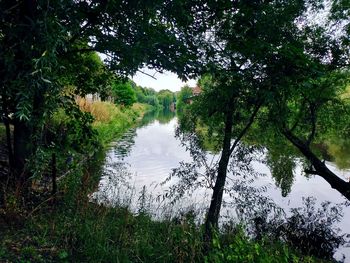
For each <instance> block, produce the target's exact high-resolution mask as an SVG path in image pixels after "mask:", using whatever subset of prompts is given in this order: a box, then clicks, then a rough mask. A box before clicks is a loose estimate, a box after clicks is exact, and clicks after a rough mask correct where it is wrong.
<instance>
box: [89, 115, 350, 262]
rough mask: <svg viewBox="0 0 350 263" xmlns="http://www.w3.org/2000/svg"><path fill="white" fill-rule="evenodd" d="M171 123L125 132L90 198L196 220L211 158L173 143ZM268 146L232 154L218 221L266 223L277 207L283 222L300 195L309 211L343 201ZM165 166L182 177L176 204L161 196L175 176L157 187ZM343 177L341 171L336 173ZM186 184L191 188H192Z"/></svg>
mask: <svg viewBox="0 0 350 263" xmlns="http://www.w3.org/2000/svg"><path fill="white" fill-rule="evenodd" d="M159 116H160V117H159ZM171 116H173V117H171ZM157 118H158V119H157ZM176 125H177V120H176V118H174V114H173V113H167V114H163V113H161V112H153V113H148V114H146V115H145V117H144V119H143V121H142V122H141V124H140V126H139V127H138V128H136V129H131V130H130V131H129V132H128V133H126V134H125V135H124V136H123V137H122V138H121V140H119V141H118V142H117V143H116V144H115V145H114V146H113V148H111V150H110V151H109V152H107V158H106V163H105V165H104V173H103V176H102V178H101V181H100V185H99V191H97V192H96V193H94V194H93V198H94V199H95V200H96V201H97V202H100V203H103V204H106V205H112V206H114V205H123V206H128V207H130V209H131V210H133V211H135V212H139V213H141V212H144V211H145V210H151V211H153V212H152V213H153V215H156V216H158V217H162V218H169V217H174V216H176V215H179V214H181V213H183V211H185V209H191V210H194V211H196V213H197V214H198V216H199V217H202V218H203V217H204V213H205V211H206V208H207V204H208V200H209V198H210V194H211V191H210V187H211V186H212V180H213V177H214V176H215V165H216V160H217V155H216V154H214V153H212V154H210V153H205V152H204V153H203V151H200V149H197V148H196V147H194V145H195V144H191V143H189V144H188V143H186V142H185V141H182V142H181V141H180V140H179V139H180V138H179V137H178V138H175V137H174V133H175V127H176ZM187 139H188V138H187ZM186 144H187V146H186ZM276 145H277V147H272V146H270V147H267V148H268V149H269V150H268V151H267V148H262V147H260V148H258V147H244V145H242V147H240V152H241V154H240V155H236V157H235V158H236V159H234V160H233V161H232V165H231V166H230V175H231V176H230V180H229V184H228V186H227V192H226V193H225V196H224V199H225V205H226V208H225V209H223V213H222V215H223V216H225V215H227V218H228V219H232V218H233V217H234V218H238V217H240V218H242V219H243V218H244V217H245V218H246V219H247V220H250V222H255V221H254V220H253V218H257V217H259V216H260V217H262V215H264V214H269V216H267V217H268V218H269V217H272V216H271V212H272V214H278V213H279V211H281V210H279V208H281V209H283V210H284V211H285V215H286V218H290V217H291V216H293V210H290V209H291V208H297V207H302V206H303V199H302V197H303V196H311V195H312V196H315V197H316V198H317V201H315V202H316V204H315V207H317V206H321V203H322V202H324V201H327V200H330V201H332V203H335V204H338V203H341V202H343V201H344V198H342V196H341V195H340V194H339V193H338V192H337V191H335V190H333V189H331V188H330V187H329V185H328V184H327V183H326V182H325V181H324V180H323V179H322V178H320V177H317V176H310V177H309V178H306V177H305V176H304V175H303V173H302V170H303V167H302V163H301V161H300V159H299V158H296V157H297V155H296V154H295V153H294V152H293V151H290V150H289V149H284V148H281V147H280V145H281V144H278V143H277V144H276ZM186 147H187V149H188V151H186ZM190 153H192V155H193V154H195V155H196V158H195V159H196V161H197V162H198V165H197V166H199V167H196V165H194V164H193V159H192V157H191V154H190ZM200 156H201V157H200ZM199 157H200V158H199ZM182 164H183V165H184V166H181V165H182ZM186 165H187V167H186ZM193 165H194V166H193ZM172 169H178V172H183V174H186V175H187V178H186V180H187V181H186V180H184V181H183V185H184V186H185V187H187V188H183V189H185V191H184V192H183V195H182V196H181V198H178V201H179V202H176V203H173V204H170V203H169V202H167V197H168V196H169V195H171V193H172V192H171V191H172V189H173V190H174V191H173V192H174V193H175V192H178V189H176V187H177V186H176V185H178V183H179V182H180V183H181V178H180V177H176V176H175V174H173V176H172V178H171V180H168V181H167V182H166V183H165V184H161V182H164V180H165V179H166V178H167V177H168V176H169V174H170V173H171V171H172ZM332 169H336V168H335V167H333V168H332ZM187 171H190V173H187ZM203 174H204V175H205V176H204V177H203V176H202V175H203ZM347 175H348V174H346V173H344V176H347ZM191 176H194V178H195V179H198V178H201V179H202V180H201V181H196V183H192V185H191V184H189V182H194V181H193V180H192V179H193V178H191ZM194 184H196V187H192V186H193V185H194ZM206 189H207V190H206ZM208 189H209V190H208ZM259 204H260V207H259ZM321 207H322V206H321ZM339 207H340V205H339ZM233 208H234V209H233ZM316 210H317V209H316ZM248 213H251V214H250V215H249V214H248ZM316 213H317V212H316ZM344 213H345V217H349V216H350V210H349V208H348V207H346V208H344ZM280 214H282V213H280ZM248 218H250V219H248ZM270 219H271V218H270ZM322 220H325V219H322ZM270 221H271V220H270ZM270 221H269V220H268V222H270ZM271 222H272V221H271ZM334 223H336V222H334ZM337 225H338V227H340V228H341V229H343V231H344V232H350V231H349V230H350V224H349V222H348V221H346V220H342V221H340V222H338V223H337ZM339 251H340V252H339ZM338 253H340V254H341V253H347V254H350V253H348V252H345V251H343V250H338ZM338 258H341V256H340V257H338Z"/></svg>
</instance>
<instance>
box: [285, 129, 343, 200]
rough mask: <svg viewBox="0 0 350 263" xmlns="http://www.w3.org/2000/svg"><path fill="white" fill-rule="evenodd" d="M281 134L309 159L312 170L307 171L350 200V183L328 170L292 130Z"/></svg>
mask: <svg viewBox="0 0 350 263" xmlns="http://www.w3.org/2000/svg"><path fill="white" fill-rule="evenodd" d="M283 135H284V136H285V137H286V138H287V139H288V140H289V141H290V142H291V143H292V144H293V145H294V146H295V147H297V148H298V149H299V150H300V152H301V153H302V154H303V155H304V156H305V157H306V158H307V159H308V160H309V161H310V163H311V164H312V166H313V168H314V171H309V173H312V174H317V175H319V176H321V177H322V178H323V179H325V180H326V181H327V182H328V183H329V184H330V185H331V187H332V188H334V189H335V190H337V191H338V192H339V193H341V194H342V195H343V196H345V197H346V198H347V199H348V200H350V183H348V182H346V181H344V180H342V179H341V178H339V177H338V176H337V175H336V174H334V173H333V172H332V171H331V170H329V169H328V168H327V166H326V165H325V164H324V163H323V162H322V161H321V160H320V159H319V158H318V157H317V156H316V155H315V154H314V153H313V152H312V151H311V150H310V147H309V146H308V145H307V144H306V143H304V142H303V141H302V140H300V139H299V138H298V137H296V136H295V135H294V134H292V132H290V131H283Z"/></svg>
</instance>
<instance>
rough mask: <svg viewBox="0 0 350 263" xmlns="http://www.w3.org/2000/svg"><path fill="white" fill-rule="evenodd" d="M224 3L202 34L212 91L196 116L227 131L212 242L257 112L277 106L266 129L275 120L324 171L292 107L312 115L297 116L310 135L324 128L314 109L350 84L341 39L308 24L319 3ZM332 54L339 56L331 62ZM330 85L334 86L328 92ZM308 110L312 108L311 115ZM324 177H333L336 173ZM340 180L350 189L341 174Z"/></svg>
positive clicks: (212, 212)
mask: <svg viewBox="0 0 350 263" xmlns="http://www.w3.org/2000/svg"><path fill="white" fill-rule="evenodd" d="M220 4H221V5H220V7H218V6H215V5H213V6H211V5H209V4H208V7H209V8H213V13H212V14H211V15H208V19H207V22H206V23H208V27H209V30H208V32H207V33H206V35H204V36H203V38H202V39H203V41H204V42H205V43H204V48H203V49H204V50H203V53H204V54H205V55H204V57H205V58H206V59H207V60H206V67H204V69H203V72H207V73H209V76H207V77H204V78H203V79H202V80H201V81H202V83H201V84H200V86H201V87H205V88H204V92H203V95H202V96H201V98H200V99H199V100H198V102H197V103H195V105H194V107H197V109H199V110H197V111H195V112H196V113H195V115H197V116H198V117H199V118H200V119H201V120H202V121H204V122H205V123H206V125H209V126H211V127H215V125H216V127H218V128H217V130H219V131H220V128H221V133H222V135H223V136H222V153H221V158H220V160H219V165H218V170H217V176H216V179H215V185H214V187H213V197H212V199H211V204H210V207H209V211H208V215H207V219H206V234H205V238H206V239H207V240H208V241H210V239H211V227H214V228H215V227H217V224H218V218H219V214H220V208H221V203H222V196H223V192H224V189H225V188H224V187H225V181H226V176H227V166H228V163H229V159H230V156H231V154H233V153H234V151H235V148H236V147H237V145H239V143H240V140H241V139H242V137H243V136H244V135H245V134H246V133H247V132H248V130H249V129H250V127H251V126H252V124H253V122H254V120H255V119H256V116H257V115H261V114H262V117H263V116H265V113H266V112H269V113H270V114H271V116H275V118H274V119H272V118H269V119H270V121H271V122H267V123H266V122H265V123H264V125H265V127H266V125H272V122H273V123H274V125H277V126H278V127H279V131H280V132H282V134H283V135H284V136H285V137H286V138H288V139H289V140H290V141H291V142H292V143H293V144H294V145H295V146H297V148H298V149H299V150H300V151H301V152H302V153H303V154H304V155H305V156H306V157H307V158H308V159H309V160H310V161H312V162H313V163H314V165H315V166H317V167H318V169H319V170H320V169H323V168H324V166H325V165H323V167H321V162H319V161H318V160H317V159H315V155H314V154H311V153H310V151H307V150H306V149H307V148H305V147H304V146H305V144H302V142H303V141H300V140H298V137H295V136H293V134H290V128H291V127H294V126H293V125H291V122H292V120H291V116H290V115H289V114H290V112H292V113H291V114H292V115H293V114H294V115H293V116H294V117H296V116H299V117H300V118H304V120H306V122H305V121H304V122H300V123H299V122H298V121H296V122H295V123H297V124H301V127H302V129H304V130H303V131H301V135H305V133H306V131H305V128H306V129H307V128H308V127H309V128H310V127H316V126H315V125H314V124H313V123H314V121H315V118H314V114H310V113H312V112H315V110H316V109H317V107H318V105H320V104H322V101H323V97H324V96H329V98H334V95H335V94H334V91H335V90H334V87H335V86H337V85H338V84H336V83H338V82H340V83H342V82H344V75H342V74H339V72H338V73H336V72H334V70H335V69H336V68H334V66H335V65H336V63H334V62H337V63H339V62H344V60H345V61H346V55H344V52H341V51H342V50H343V49H342V48H341V47H340V45H338V41H337V40H332V39H331V38H330V37H329V35H327V32H326V30H325V29H324V28H322V27H319V26H309V25H308V23H307V20H308V16H309V14H308V12H309V10H313V11H314V12H321V11H322V9H323V6H322V5H319V4H317V3H314V2H313V1H250V2H243V1H242V2H239V1H238V2H235V3H233V4H230V3H228V1H227V2H225V1H223V3H220ZM209 12H210V11H209ZM344 50H345V49H344ZM329 60H332V61H333V62H332V63H328V61H329ZM327 64H329V66H327ZM332 66H333V67H332ZM332 72H334V73H332ZM329 74H331V75H332V74H335V75H337V76H338V77H339V81H335V82H334V83H331V82H329V81H328V82H327V80H330V78H329ZM327 76H328V77H327ZM331 79H332V78H331ZM333 80H334V78H333ZM320 81H321V82H324V83H323V84H322V85H320V86H319V85H318V84H316V83H318V82H320ZM326 83H327V84H326ZM325 85H328V86H329V87H332V88H331V89H330V90H329V91H326V90H327V89H325ZM332 89H333V91H332ZM323 91H326V94H323ZM305 96H306V97H307V99H305ZM308 101H309V102H308ZM327 101H329V100H327ZM310 102H311V103H310ZM196 104H197V106H196ZM297 105H299V106H301V107H299V106H297ZM315 106H317V107H316V108H315ZM260 109H261V111H260V113H259V110H260ZM305 110H307V111H309V113H308V114H305V112H304V111H305ZM259 119H260V118H259ZM296 119H298V118H296ZM292 123H293V122H292ZM314 133H315V128H311V132H310V133H309V134H310V136H309V139H307V140H306V142H308V141H309V143H310V141H311V140H312V139H310V138H312V137H314ZM303 143H305V141H304V142H303ZM236 154H237V152H236ZM324 177H325V178H326V177H327V178H328V179H329V177H330V176H329V172H328V171H326V173H325V174H324ZM333 179H335V178H333ZM333 183H334V184H333V185H338V186H339V187H340V188H342V187H343V186H344V189H347V186H345V185H344V184H343V183H341V182H339V181H338V180H337V179H335V181H334V182H333ZM340 185H342V186H340ZM344 189H343V193H346V192H347V190H346V191H344Z"/></svg>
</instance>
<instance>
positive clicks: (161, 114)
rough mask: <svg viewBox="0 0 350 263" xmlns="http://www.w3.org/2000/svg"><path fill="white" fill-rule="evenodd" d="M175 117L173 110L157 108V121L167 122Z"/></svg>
mask: <svg viewBox="0 0 350 263" xmlns="http://www.w3.org/2000/svg"><path fill="white" fill-rule="evenodd" d="M174 117H175V112H173V111H170V110H159V111H158V115H157V117H156V118H157V120H158V121H159V123H162V124H167V123H168V122H170V121H171V120H172V119H173V118H174Z"/></svg>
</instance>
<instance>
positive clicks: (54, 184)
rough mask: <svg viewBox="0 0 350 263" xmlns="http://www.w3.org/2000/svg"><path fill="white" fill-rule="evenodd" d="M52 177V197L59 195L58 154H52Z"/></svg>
mask: <svg viewBox="0 0 350 263" xmlns="http://www.w3.org/2000/svg"><path fill="white" fill-rule="evenodd" d="M51 175H52V196H54V195H55V194H56V193H57V180H56V178H57V168H56V154H55V153H53V154H52V161H51Z"/></svg>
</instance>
